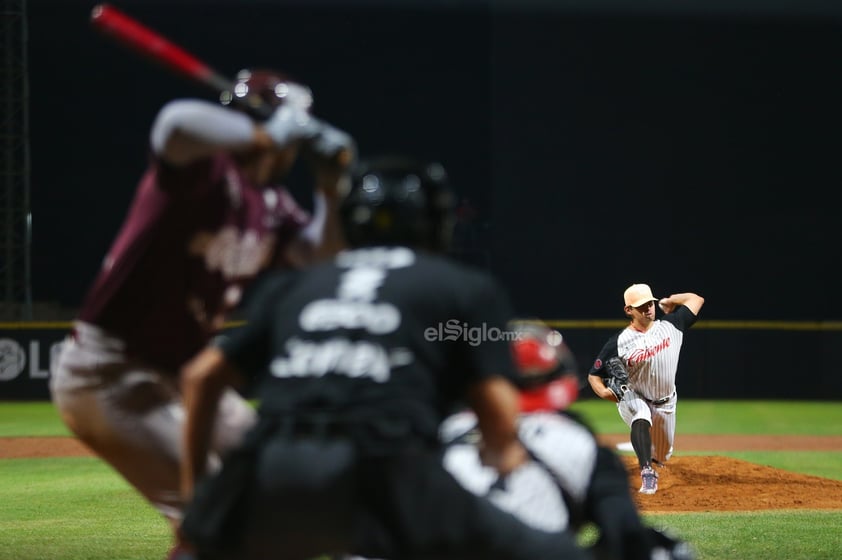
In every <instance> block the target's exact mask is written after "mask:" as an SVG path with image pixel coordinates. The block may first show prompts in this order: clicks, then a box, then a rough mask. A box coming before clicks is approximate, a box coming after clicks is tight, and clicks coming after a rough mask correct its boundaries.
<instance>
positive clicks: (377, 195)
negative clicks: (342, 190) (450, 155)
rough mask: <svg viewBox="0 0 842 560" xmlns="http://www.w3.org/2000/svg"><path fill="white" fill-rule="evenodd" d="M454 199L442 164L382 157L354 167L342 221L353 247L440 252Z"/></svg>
mask: <svg viewBox="0 0 842 560" xmlns="http://www.w3.org/2000/svg"><path fill="white" fill-rule="evenodd" d="M453 201H454V199H453V193H452V192H451V191H450V188H449V186H448V181H447V174H446V172H445V170H444V168H443V167H442V166H441V165H440V164H438V163H421V162H418V161H414V160H411V159H408V158H403V157H381V158H377V159H373V160H368V161H362V162H360V163H359V164H358V165H357V166H356V168H355V170H354V173H353V176H352V182H351V188H350V190H349V192H348V194H347V195H346V196H345V198H344V199H343V201H342V204H341V206H340V219H341V221H342V228H343V230H344V233H345V238H346V240H347V241H348V244H349V245H350V246H351V247H363V246H374V245H387V246H389V245H404V246H407V247H413V248H421V249H429V250H433V251H442V252H443V251H445V250H447V248H448V245H449V244H450V236H451V232H452V229H453V212H454V204H453Z"/></svg>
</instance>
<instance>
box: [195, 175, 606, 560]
mask: <svg viewBox="0 0 842 560" xmlns="http://www.w3.org/2000/svg"><path fill="white" fill-rule="evenodd" d="M452 212H453V195H452V193H451V191H450V189H449V188H448V186H447V179H446V176H445V172H444V169H443V168H442V167H441V166H440V165H437V164H426V163H416V162H413V161H408V160H405V159H395V158H386V159H381V160H375V161H372V162H369V163H366V164H363V165H361V166H360V167H359V168H358V169H357V170H356V173H355V174H354V180H353V184H352V187H351V190H350V192H349V194H348V195H347V197H346V198H345V199H344V200H343V203H342V206H341V211H340V215H341V221H342V225H343V229H344V233H345V237H346V239H347V240H348V242H349V245H350V246H351V249H350V250H348V251H343V252H341V253H339V254H338V255H337V256H336V257H335V258H334V259H333V260H331V261H330V262H328V263H324V264H320V265H316V266H315V267H312V268H310V269H308V270H305V271H301V272H293V273H286V274H277V275H275V276H274V277H273V278H271V279H270V280H269V281H267V282H266V283H264V284H263V286H262V291H261V293H260V294H259V295H258V296H257V297H256V299H255V301H254V305H253V307H252V310H251V312H250V313H249V316H248V320H247V323H246V325H245V326H243V327H242V328H240V329H239V330H238V331H236V332H234V333H232V334H231V336H230V337H228V338H225V339H222V340H220V341H218V342H217V343H216V344H215V345H214V346H211V347H209V348H208V349H206V350H205V351H203V352H202V353H201V354H199V356H198V357H197V358H196V359H194V360H192V361H191V362H190V363H189V364H188V365H187V366H186V367H185V368H184V370H183V371H184V375H183V383H184V394H185V399H186V405H187V415H188V416H187V422H186V429H187V431H186V432H185V445H186V447H187V449H188V453H187V456H188V459H191V458H192V460H193V461H192V462H190V461H188V462H187V463H185V465H184V467H185V468H184V471H183V474H184V485H183V488H184V492H185V496H186V497H189V496H190V495H191V494H193V493H194V490H195V494H194V500H193V502H192V503H191V504H190V506H189V507H188V509H187V514H186V516H185V520H184V523H183V525H182V531H183V533H184V535H185V536H186V537H187V539H188V540H190V541H192V543H193V544H194V545H195V546H196V550H197V557H198V558H201V559H202V560H205V559H221V558H225V559H234V558H237V559H252V560H255V559H262V560H305V559H309V558H314V557H317V556H320V555H323V554H330V555H337V556H341V555H360V556H367V557H371V558H393V559H396V560H402V559H415V558H418V559H422V558H423V559H438V560H447V559H452V560H457V559H458V560H468V559H477V560H480V559H481V560H489V559H523V560H541V559H546V560H550V559H589V558H591V555H590V553H589V552H588V551H586V550H583V549H581V548H579V547H577V545H576V543H575V539H574V538H573V537H574V536H573V534H572V533H569V532H547V531H543V530H539V529H536V528H533V527H530V526H529V525H528V524H526V523H524V522H523V521H521V520H518V519H517V518H516V517H514V516H512V515H511V514H509V513H506V512H504V511H503V510H502V509H500V508H498V507H497V506H495V505H494V504H493V503H491V502H490V501H489V500H487V499H485V498H483V497H480V496H477V495H475V494H474V493H472V492H470V491H468V490H466V489H465V488H464V487H463V486H461V485H460V484H459V483H458V482H457V480H456V479H455V478H454V477H453V475H451V474H450V473H449V472H448V471H447V470H446V469H445V468H444V466H443V464H442V461H441V458H442V452H443V447H442V443H441V440H440V438H439V427H440V424H441V421H442V420H443V418H444V417H445V416H446V415H447V414H449V413H451V412H453V411H454V410H457V409H462V408H464V407H465V406H468V407H470V408H471V409H472V410H473V411H474V413H475V414H476V425H477V429H478V432H479V433H481V434H482V441H483V446H482V449H481V451H480V456H481V460H482V463H483V464H484V465H486V466H487V467H488V468H489V469H491V470H492V472H494V473H497V474H498V475H499V476H501V477H505V476H506V475H508V474H509V473H512V472H513V471H516V470H517V469H518V468H519V467H521V466H522V465H524V464H525V463H526V462H528V460H529V459H528V455H527V453H526V451H525V449H524V448H523V446H522V445H521V443H520V441H519V440H518V433H517V425H516V421H517V415H518V393H517V389H516V386H515V385H514V382H515V381H516V380H517V378H518V375H517V373H516V370H515V366H514V362H513V359H512V353H511V349H510V346H509V343H508V341H506V340H502V339H500V338H497V337H491V338H493V339H492V340H481V341H475V340H474V339H472V338H470V337H467V336H461V333H460V334H456V335H455V336H451V335H452V334H453V333H452V332H451V330H452V328H456V326H458V328H459V329H463V328H475V327H481V326H482V327H484V328H485V329H486V331H487V332H495V333H496V332H499V331H504V330H505V329H506V328H507V325H508V323H509V321H510V320H511V319H512V311H511V309H510V306H509V303H508V298H507V297H506V294H505V293H504V292H503V291H502V290H501V288H500V287H499V285H498V283H497V282H496V281H495V280H494V279H493V278H491V277H490V276H488V275H487V274H486V273H484V272H481V271H479V270H476V269H473V268H469V267H466V266H464V265H462V264H458V263H456V262H455V261H451V260H449V259H448V258H446V257H445V256H443V253H444V251H445V250H446V249H447V245H448V241H449V236H450V230H451V225H452ZM446 327H447V328H446ZM443 335H445V336H443ZM244 379H246V380H251V381H258V382H259V390H258V399H259V401H260V408H259V420H258V424H257V427H256V428H255V429H254V430H253V431H252V432H250V434H249V435H248V436H247V438H246V443H245V444H244V445H243V446H242V447H241V448H240V449H238V450H237V451H234V452H232V453H231V454H230V455H228V456H227V457H226V459H225V461H224V464H223V468H222V470H221V471H220V472H218V473H216V474H211V475H210V476H206V477H203V474H204V473H203V468H204V465H205V462H204V460H203V458H204V457H205V455H206V452H207V450H208V448H209V446H210V443H211V434H210V424H209V423H208V421H207V420H208V419H209V418H210V417H211V415H212V411H213V410H215V408H216V406H217V403H218V401H219V398H220V396H221V395H222V394H223V392H224V390H225V388H226V387H228V386H229V385H231V384H236V383H238V382H242V380H244ZM197 480H198V484H196V481H197Z"/></svg>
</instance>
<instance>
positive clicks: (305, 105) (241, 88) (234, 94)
mask: <svg viewBox="0 0 842 560" xmlns="http://www.w3.org/2000/svg"><path fill="white" fill-rule="evenodd" d="M219 101H220V102H221V103H222V104H223V105H231V106H232V107H238V108H241V109H245V110H247V111H249V112H250V113H252V114H253V115H254V116H256V117H263V118H268V117H269V116H270V115H271V110H270V109H274V108H275V107H278V106H280V105H282V104H294V105H296V106H298V107H301V108H302V109H306V110H310V107H311V106H312V105H313V94H312V92H311V91H310V88H309V87H307V86H305V85H303V84H301V83H299V82H296V81H295V80H293V79H291V78H290V77H288V76H286V75H284V74H282V73H281V72H276V71H275V70H267V69H253V70H251V69H245V70H240V71H239V72H238V73H237V77H236V79H235V80H234V84H233V91H228V90H226V91H223V92H222V93H221V94H220V96H219ZM261 105H263V107H262V109H263V110H261V107H260V106H261Z"/></svg>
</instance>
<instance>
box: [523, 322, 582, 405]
mask: <svg viewBox="0 0 842 560" xmlns="http://www.w3.org/2000/svg"><path fill="white" fill-rule="evenodd" d="M513 326H514V328H513V329H512V330H513V331H514V332H515V333H516V336H515V339H514V340H513V341H512V353H513V355H514V360H515V365H516V366H517V370H518V374H519V376H518V379H517V385H518V386H519V387H520V389H521V398H520V405H521V410H523V411H525V412H530V411H535V410H563V409H565V408H567V407H568V406H569V405H570V404H571V403H572V402H573V401H575V400H576V398H577V397H578V396H579V374H578V368H577V365H576V358H575V357H574V356H573V353H572V352H571V351H570V348H568V346H567V344H565V343H564V338H563V337H562V336H561V333H560V332H558V331H557V330H553V329H551V328H549V327H547V326H546V325H544V324H543V323H540V322H522V323H516V324H514V325H513Z"/></svg>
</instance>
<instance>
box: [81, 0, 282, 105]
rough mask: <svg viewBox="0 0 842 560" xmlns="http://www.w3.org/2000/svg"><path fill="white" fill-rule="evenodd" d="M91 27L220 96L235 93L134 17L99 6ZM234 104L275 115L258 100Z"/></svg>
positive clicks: (216, 75)
mask: <svg viewBox="0 0 842 560" xmlns="http://www.w3.org/2000/svg"><path fill="white" fill-rule="evenodd" d="M91 25H93V27H94V29H96V30H97V31H100V32H101V33H104V34H105V35H108V36H109V37H111V38H113V39H114V40H116V41H117V42H119V43H121V44H123V45H124V46H126V47H128V48H130V49H131V50H133V51H135V52H137V53H139V54H141V55H143V56H146V57H147V58H150V59H151V60H153V61H154V62H158V63H160V64H163V65H164V66H166V67H168V68H170V69H171V70H174V71H175V72H176V73H178V74H180V75H183V76H186V77H187V78H189V79H191V80H194V81H196V82H198V83H200V84H203V85H205V86H208V87H210V88H212V89H213V90H215V91H217V92H220V93H221V92H224V91H227V92H231V93H233V92H234V83H233V82H232V81H231V80H229V79H228V78H226V77H225V76H223V75H222V74H220V73H218V72H217V71H216V70H214V69H213V68H211V67H210V66H208V65H207V64H205V63H204V62H202V61H201V60H199V59H198V58H196V57H195V56H193V55H192V54H190V53H189V52H187V51H186V50H184V49H183V48H181V47H179V46H178V45H176V44H174V43H173V42H171V41H170V40H168V39H167V38H165V37H164V36H163V35H161V34H160V33H158V32H157V31H154V30H152V29H150V28H148V27H146V26H145V25H143V24H142V23H140V22H138V21H137V20H135V19H134V18H132V17H131V16H128V15H126V14H124V13H123V12H121V11H120V10H118V9H117V8H114V7H113V6H111V5H109V4H98V5H96V6H94V9H93V10H92V11H91ZM232 101H233V102H236V103H240V104H242V105H244V106H245V107H246V108H247V109H249V110H251V111H254V112H256V114H257V115H258V116H260V117H267V116H269V115H270V114H271V113H272V107H271V106H269V104H268V103H266V102H265V101H263V100H262V99H261V98H260V97H259V96H256V95H252V96H246V97H238V96H236V95H234V96H233V99H232Z"/></svg>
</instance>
